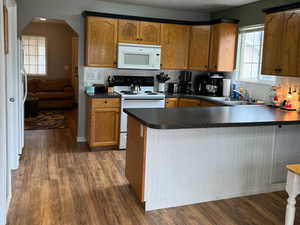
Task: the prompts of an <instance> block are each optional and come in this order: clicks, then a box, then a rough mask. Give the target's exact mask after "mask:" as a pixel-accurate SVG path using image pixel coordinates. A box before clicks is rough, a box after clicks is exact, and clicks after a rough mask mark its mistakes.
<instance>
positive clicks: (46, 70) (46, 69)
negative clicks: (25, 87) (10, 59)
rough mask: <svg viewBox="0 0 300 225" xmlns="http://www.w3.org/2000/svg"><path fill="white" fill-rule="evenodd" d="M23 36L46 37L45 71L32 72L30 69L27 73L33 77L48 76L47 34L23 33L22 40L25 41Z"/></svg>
mask: <svg viewBox="0 0 300 225" xmlns="http://www.w3.org/2000/svg"><path fill="white" fill-rule="evenodd" d="M23 37H38V38H44V39H45V73H30V72H29V71H26V73H27V74H28V76H31V77H46V76H48V43H47V38H46V37H45V36H40V35H22V41H23ZM22 45H23V47H24V44H23V42H22ZM24 58H25V55H24ZM24 60H25V59H24Z"/></svg>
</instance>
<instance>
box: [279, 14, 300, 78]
mask: <svg viewBox="0 0 300 225" xmlns="http://www.w3.org/2000/svg"><path fill="white" fill-rule="evenodd" d="M283 29H284V31H283V38H282V49H281V54H280V56H281V60H280V62H281V68H280V69H281V71H279V74H280V75H285V76H300V11H289V12H285V13H284V28H283Z"/></svg>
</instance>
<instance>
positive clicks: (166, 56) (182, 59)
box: [161, 24, 190, 70]
mask: <svg viewBox="0 0 300 225" xmlns="http://www.w3.org/2000/svg"><path fill="white" fill-rule="evenodd" d="M189 37H190V26H186V25H176V24H162V32H161V44H162V59H161V61H162V68H163V69H178V70H181V69H187V68H188V52H189V39H190V38H189Z"/></svg>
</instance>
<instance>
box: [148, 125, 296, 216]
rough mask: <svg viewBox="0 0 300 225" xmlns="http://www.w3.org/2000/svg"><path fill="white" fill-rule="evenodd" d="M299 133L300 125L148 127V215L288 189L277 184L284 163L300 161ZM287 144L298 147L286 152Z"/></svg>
mask: <svg viewBox="0 0 300 225" xmlns="http://www.w3.org/2000/svg"><path fill="white" fill-rule="evenodd" d="M297 131H298V134H300V133H299V131H300V126H285V127H283V128H278V127H277V126H257V127H256V126H253V127H228V128H199V129H174V130H173V129H170V130H162V129H151V128H147V151H146V170H145V207H146V210H154V209H160V208H168V207H175V206H180V205H187V204H193V203H199V202H205V201H212V200H217V199H224V198H230V197H236V196H244V195H250V194H257V193H263V192H271V191H273V190H278V189H283V188H284V184H280V185H273V183H274V181H275V180H279V178H281V177H282V176H283V174H284V175H286V171H285V169H284V167H282V166H283V163H289V162H290V161H293V162H300V157H299V151H297V150H296V149H297V148H296V146H300V138H299V137H298V136H299V135H298V134H295V133H296V132H297ZM291 133H292V134H293V135H291V136H290V134H291ZM287 136H288V137H287ZM286 141H288V142H292V143H294V145H290V146H294V147H290V148H289V149H288V150H287V151H285V150H283V148H284V146H285V142H286ZM296 152H297V153H296ZM280 181H281V180H280Z"/></svg>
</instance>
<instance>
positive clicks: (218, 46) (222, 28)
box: [209, 23, 237, 72]
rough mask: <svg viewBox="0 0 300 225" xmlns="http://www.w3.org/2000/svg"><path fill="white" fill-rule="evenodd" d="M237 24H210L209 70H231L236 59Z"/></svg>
mask: <svg viewBox="0 0 300 225" xmlns="http://www.w3.org/2000/svg"><path fill="white" fill-rule="evenodd" d="M236 40H237V25H236V24H230V23H219V24H214V25H212V28H211V42H210V57H209V70H211V71H221V72H233V71H234V69H235V59H236Z"/></svg>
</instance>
